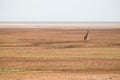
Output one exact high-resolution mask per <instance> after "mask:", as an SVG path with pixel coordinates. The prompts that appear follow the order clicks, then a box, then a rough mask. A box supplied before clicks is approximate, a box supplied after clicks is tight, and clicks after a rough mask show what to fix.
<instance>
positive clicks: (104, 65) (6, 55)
mask: <svg viewBox="0 0 120 80" xmlns="http://www.w3.org/2000/svg"><path fill="white" fill-rule="evenodd" d="M86 31H87V30H86V29H83V28H72V29H69V28H67V29H64V28H0V80H120V28H117V29H114V28H113V29H109V28H108V29H90V33H89V38H90V40H88V41H84V40H83V38H84V36H85V34H86Z"/></svg>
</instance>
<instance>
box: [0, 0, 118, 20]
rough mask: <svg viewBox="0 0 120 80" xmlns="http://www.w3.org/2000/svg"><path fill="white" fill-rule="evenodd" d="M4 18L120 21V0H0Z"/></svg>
mask: <svg viewBox="0 0 120 80" xmlns="http://www.w3.org/2000/svg"><path fill="white" fill-rule="evenodd" d="M0 21H1V22H2V21H3V22H4V21H41V22H42V21H43V22H44V21H50V22H51V21H63V22H64V21H77V22H78V21H87V22H88V21H90V22H91V21H100V22H101V21H103V22H104V21H106V22H109V21H110V22H111V21H112V22H120V0H0Z"/></svg>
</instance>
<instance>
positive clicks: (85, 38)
mask: <svg viewBox="0 0 120 80" xmlns="http://www.w3.org/2000/svg"><path fill="white" fill-rule="evenodd" d="M89 32H90V29H89V28H88V30H87V33H86V35H85V36H84V40H89V36H88V35H89Z"/></svg>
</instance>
